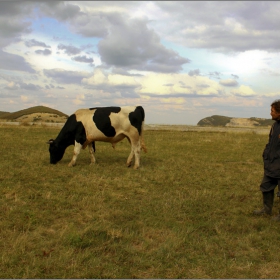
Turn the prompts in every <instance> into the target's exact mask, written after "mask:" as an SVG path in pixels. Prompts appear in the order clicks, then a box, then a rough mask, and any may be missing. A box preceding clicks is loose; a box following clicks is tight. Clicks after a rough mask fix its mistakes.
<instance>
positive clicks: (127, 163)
mask: <svg viewBox="0 0 280 280" xmlns="http://www.w3.org/2000/svg"><path fill="white" fill-rule="evenodd" d="M127 140H128V142H129V144H130V147H131V150H130V154H129V156H128V158H127V161H126V166H127V167H130V166H131V163H132V159H133V156H134V149H133V145H132V144H131V141H130V139H129V138H128V137H127Z"/></svg>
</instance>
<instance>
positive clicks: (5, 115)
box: [0, 106, 68, 120]
mask: <svg viewBox="0 0 280 280" xmlns="http://www.w3.org/2000/svg"><path fill="white" fill-rule="evenodd" d="M38 113H46V114H52V115H57V116H59V117H65V118H67V117H68V115H66V114H64V113H62V112H60V111H58V110H55V109H52V108H49V107H46V106H35V107H30V108H28V109H24V110H20V111H17V112H14V113H9V112H0V119H6V120H17V119H19V118H21V117H23V116H27V115H33V114H38Z"/></svg>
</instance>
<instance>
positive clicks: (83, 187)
mask: <svg viewBox="0 0 280 280" xmlns="http://www.w3.org/2000/svg"><path fill="white" fill-rule="evenodd" d="M58 132H59V129H57V128H49V127H31V126H30V127H29V126H24V127H23V126H21V127H8V126H6V127H5V126H2V127H0V133H1V135H2V137H1V160H0V170H1V172H0V191H1V198H0V199H1V201H0V207H1V212H0V232H1V234H0V260H1V261H0V278H278V277H279V275H280V266H279V249H278V246H277V244H278V243H279V241H280V237H279V230H280V223H275V222H273V221H271V219H270V218H268V217H255V216H253V215H252V214H251V213H252V211H253V210H254V209H256V208H259V207H261V206H262V205H261V204H262V200H261V193H260V191H259V184H260V181H261V179H262V174H263V166H262V158H261V154H262V151H263V148H264V146H265V144H266V141H267V138H268V137H267V136H266V135H257V134H253V133H219V132H213V133H211V132H210V133H209V132H180V131H146V132H145V142H146V145H147V148H148V153H147V154H144V153H142V154H141V168H140V169H139V170H133V169H132V168H127V167H126V165H125V163H126V158H127V157H128V154H129V151H130V146H129V144H128V142H127V141H123V142H121V143H119V144H117V146H116V150H113V149H112V148H111V146H110V145H109V144H108V143H102V142H97V143H96V148H97V152H96V160H97V163H96V164H95V165H89V162H90V158H89V154H88V150H85V151H82V152H81V154H80V156H79V158H78V160H77V165H76V166H75V167H74V168H69V167H68V166H67V164H68V162H69V161H70V160H71V157H72V152H73V146H71V147H69V148H68V149H67V150H66V153H65V155H64V158H63V159H62V160H61V162H59V163H58V164H57V165H50V164H49V152H48V145H47V144H45V142H46V141H47V140H48V139H50V138H54V137H56V135H57V134H58ZM277 207H278V205H277V203H276V201H275V208H274V214H276V212H277Z"/></svg>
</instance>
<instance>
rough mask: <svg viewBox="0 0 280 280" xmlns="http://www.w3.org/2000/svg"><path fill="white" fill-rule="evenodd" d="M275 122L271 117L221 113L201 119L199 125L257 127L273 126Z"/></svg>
mask: <svg viewBox="0 0 280 280" xmlns="http://www.w3.org/2000/svg"><path fill="white" fill-rule="evenodd" d="M273 123H274V121H273V120H271V119H264V118H254V117H252V118H231V117H225V116H219V115H213V116H211V117H207V118H204V119H202V120H200V121H199V122H198V123H197V125H199V126H228V127H256V126H271V125H272V124H273Z"/></svg>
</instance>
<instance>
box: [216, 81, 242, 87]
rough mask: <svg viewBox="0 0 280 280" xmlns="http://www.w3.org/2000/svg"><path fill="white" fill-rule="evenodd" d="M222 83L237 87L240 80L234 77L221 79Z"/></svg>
mask: <svg viewBox="0 0 280 280" xmlns="http://www.w3.org/2000/svg"><path fill="white" fill-rule="evenodd" d="M219 83H220V85H222V86H226V87H235V86H237V85H238V82H237V81H236V80H233V79H227V80H220V81H219Z"/></svg>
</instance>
